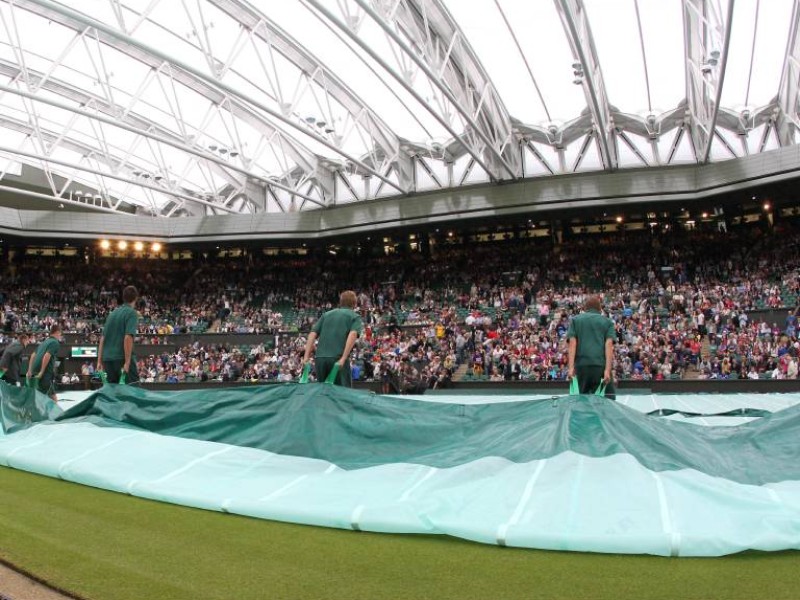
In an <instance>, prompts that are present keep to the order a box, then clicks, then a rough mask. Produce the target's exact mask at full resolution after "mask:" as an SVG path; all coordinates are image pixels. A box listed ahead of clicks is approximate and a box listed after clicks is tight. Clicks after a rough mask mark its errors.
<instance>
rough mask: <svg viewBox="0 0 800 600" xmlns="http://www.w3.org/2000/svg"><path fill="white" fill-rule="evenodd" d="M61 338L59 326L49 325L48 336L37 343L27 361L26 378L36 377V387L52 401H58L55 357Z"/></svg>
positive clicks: (56, 356)
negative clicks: (34, 350) (37, 345)
mask: <svg viewBox="0 0 800 600" xmlns="http://www.w3.org/2000/svg"><path fill="white" fill-rule="evenodd" d="M62 339H63V338H62V335H61V327H60V326H59V325H53V326H52V327H50V337H48V338H47V339H46V340H45V341H44V342H42V343H41V344H39V347H38V348H37V349H36V352H34V353H33V354H31V358H30V360H29V361H28V379H31V378H32V377H36V379H37V380H38V385H37V389H38V390H39V391H40V392H42V393H43V394H47V395H48V396H50V398H52V400H53V402H58V397H57V396H56V387H55V377H56V359H57V358H58V351H59V349H60V348H61V340H62Z"/></svg>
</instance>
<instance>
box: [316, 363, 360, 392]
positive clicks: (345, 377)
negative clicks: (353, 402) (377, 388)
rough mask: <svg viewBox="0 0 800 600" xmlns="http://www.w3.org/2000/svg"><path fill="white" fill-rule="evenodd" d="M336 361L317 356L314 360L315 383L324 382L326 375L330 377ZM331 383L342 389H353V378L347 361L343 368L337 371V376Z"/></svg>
mask: <svg viewBox="0 0 800 600" xmlns="http://www.w3.org/2000/svg"><path fill="white" fill-rule="evenodd" d="M338 360H339V359H338V358H327V357H324V356H317V357H316V358H315V359H314V370H315V371H316V372H317V381H319V382H320V383H324V381H325V380H326V379H327V378H328V375H330V373H331V371H332V370H333V365H335V364H336V362H337V361H338ZM333 383H334V384H335V385H341V386H343V387H353V378H352V374H351V373H350V361H349V360H346V361H344V366H343V367H342V368H341V369H339V374H338V375H337V376H336V381H334V382H333Z"/></svg>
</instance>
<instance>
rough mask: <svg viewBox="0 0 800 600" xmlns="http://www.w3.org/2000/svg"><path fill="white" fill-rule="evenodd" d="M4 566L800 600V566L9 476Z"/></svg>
mask: <svg viewBox="0 0 800 600" xmlns="http://www.w3.org/2000/svg"><path fill="white" fill-rule="evenodd" d="M0 557H2V559H4V560H6V561H8V562H11V563H13V564H15V565H17V566H19V567H21V568H23V569H25V570H27V571H29V572H31V573H34V574H36V575H37V576H38V577H41V578H43V579H45V580H46V581H49V582H51V583H52V584H54V585H56V586H58V587H60V588H62V589H65V590H68V591H71V592H73V593H75V594H78V595H80V596H83V597H86V598H91V599H92V600H116V599H131V600H133V599H136V600H142V599H143V598H148V599H151V598H152V599H157V600H171V599H176V600H177V599H184V598H185V599H193V600H202V599H207V598H208V599H212V598H213V599H220V600H247V599H251V598H252V599H259V600H271V599H294V598H302V599H312V598H343V599H347V600H355V599H358V598H370V599H373V598H374V599H378V598H387V599H405V598H413V599H424V598H434V599H436V600H446V599H448V598H457V599H459V600H467V599H470V598H480V599H481V600H488V599H495V598H526V599H527V598H614V599H626V598H631V599H636V600H644V599H648V598H665V599H666V598H669V599H671V600H673V599H677V598H681V599H683V598H686V599H690V598H702V599H709V598H726V599H728V598H731V599H733V598H743V599H744V598H746V599H748V600H751V599H757V598H769V599H771V600H778V599H780V598H792V599H795V598H798V597H800V553H797V552H781V553H774V554H764V553H755V552H752V553H746V554H740V555H736V556H729V557H725V558H705V559H689V558H673V559H669V558H660V557H652V556H623V555H602V554H577V553H566V552H564V553H561V552H543V551H535V550H521V549H509V548H499V547H494V546H485V545H481V544H476V543H471V542H466V541H462V540H456V539H452V538H446V537H441V536H410V535H383V534H371V533H356V532H349V531H339V530H334V529H324V528H316V527H304V526H301V525H290V524H285V523H276V522H271V521H261V520H257V519H248V518H244V517H236V516H233V515H225V514H221V513H214V512H208V511H202V510H195V509H190V508H185V507H180V506H172V505H169V504H161V503H157V502H150V501H147V500H141V499H138V498H132V497H129V496H125V495H122V494H115V493H112V492H106V491H101V490H96V489H92V488H88V487H83V486H79V485H75V484H71V483H65V482H62V481H57V480H54V479H49V478H46V477H40V476H37V475H32V474H30V473H24V472H20V471H14V470H12V469H7V468H0Z"/></svg>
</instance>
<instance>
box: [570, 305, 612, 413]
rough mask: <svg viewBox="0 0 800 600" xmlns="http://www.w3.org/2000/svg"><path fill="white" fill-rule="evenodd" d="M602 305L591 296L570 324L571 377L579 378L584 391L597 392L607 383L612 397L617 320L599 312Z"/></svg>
mask: <svg viewBox="0 0 800 600" xmlns="http://www.w3.org/2000/svg"><path fill="white" fill-rule="evenodd" d="M600 306H601V305H600V297H599V296H589V297H588V298H587V299H586V303H585V305H584V308H585V310H584V312H582V313H581V314H579V315H577V316H575V317H573V318H572V320H571V321H570V323H569V329H568V330H567V340H568V344H569V363H568V367H569V378H570V379H572V378H573V377H575V376H577V377H578V385H579V387H580V393H581V394H594V393H595V392H596V391H597V387H598V386H599V385H600V383H601V382H602V383H605V384H606V397H608V398H612V399H613V398H614V397H615V394H614V383H613V381H612V377H611V369H612V366H613V362H614V340H615V339H616V337H617V333H616V331H615V330H614V322H613V321H612V320H611V319H609V318H606V317H604V316H603V315H601V314H600Z"/></svg>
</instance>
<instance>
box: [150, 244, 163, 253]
mask: <svg viewBox="0 0 800 600" xmlns="http://www.w3.org/2000/svg"><path fill="white" fill-rule="evenodd" d="M151 248H152V250H153V252H161V244H159V243H158V242H154V243H153V245H152V246H151Z"/></svg>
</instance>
